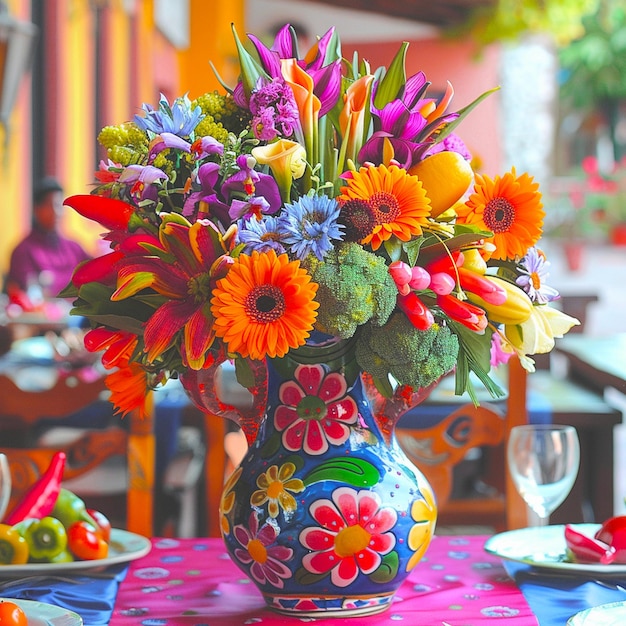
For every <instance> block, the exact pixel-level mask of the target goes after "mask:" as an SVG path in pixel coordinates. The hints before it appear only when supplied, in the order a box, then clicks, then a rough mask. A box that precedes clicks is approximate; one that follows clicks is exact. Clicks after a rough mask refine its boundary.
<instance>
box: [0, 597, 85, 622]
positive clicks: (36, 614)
mask: <svg viewBox="0 0 626 626" xmlns="http://www.w3.org/2000/svg"><path fill="white" fill-rule="evenodd" d="M0 600H6V601H7V602H13V603H15V604H17V605H18V606H19V607H20V608H21V609H22V610H23V611H24V613H26V618H27V619H28V626H82V623H83V620H82V618H81V616H80V615H78V614H77V613H74V612H73V611H68V610H67V609H63V608H61V607H60V606H54V605H53V604H46V603H45V602H35V601H34V600H17V599H15V598H0Z"/></svg>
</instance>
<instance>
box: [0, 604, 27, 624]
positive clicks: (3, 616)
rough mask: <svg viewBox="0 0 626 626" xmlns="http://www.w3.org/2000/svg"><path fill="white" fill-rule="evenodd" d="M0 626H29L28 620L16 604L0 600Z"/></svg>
mask: <svg viewBox="0 0 626 626" xmlns="http://www.w3.org/2000/svg"><path fill="white" fill-rule="evenodd" d="M0 624H1V625H2V626H28V618H27V617H26V613H24V611H23V610H22V609H21V608H20V607H19V606H18V605H17V604H15V602H10V601H9V600H0Z"/></svg>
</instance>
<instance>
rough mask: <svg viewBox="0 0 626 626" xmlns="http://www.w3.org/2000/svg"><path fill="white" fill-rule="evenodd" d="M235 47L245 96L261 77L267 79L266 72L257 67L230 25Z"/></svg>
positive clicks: (257, 64) (233, 27)
mask: <svg viewBox="0 0 626 626" xmlns="http://www.w3.org/2000/svg"><path fill="white" fill-rule="evenodd" d="M231 28H232V31H233V37H234V38H235V45H236V46H237V54H238V55H239V66H240V68H241V81H242V83H243V88H244V90H245V92H246V95H247V96H249V95H250V92H251V91H252V90H253V89H254V87H255V86H256V84H257V81H258V80H259V78H260V77H261V76H264V77H265V78H269V76H268V74H267V72H265V70H264V69H263V68H262V67H261V65H259V63H258V62H257V61H256V60H255V59H254V58H253V57H252V56H251V55H250V53H249V52H248V51H247V50H246V48H245V47H244V45H243V44H242V43H241V40H240V39H239V35H238V34H237V30H236V29H235V25H234V24H231Z"/></svg>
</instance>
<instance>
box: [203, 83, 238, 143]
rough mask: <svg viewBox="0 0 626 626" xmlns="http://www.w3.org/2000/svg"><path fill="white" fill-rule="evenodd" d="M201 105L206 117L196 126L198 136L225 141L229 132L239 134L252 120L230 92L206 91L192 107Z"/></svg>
mask: <svg viewBox="0 0 626 626" xmlns="http://www.w3.org/2000/svg"><path fill="white" fill-rule="evenodd" d="M196 106H199V107H200V108H201V109H202V113H203V114H204V118H203V119H202V120H201V121H200V122H199V124H198V126H196V130H195V133H196V136H197V137H214V138H215V139H217V140H218V141H220V142H221V143H225V142H226V139H227V137H228V133H229V132H231V133H234V134H235V135H238V134H239V133H241V132H242V131H243V130H244V129H245V128H246V127H247V123H248V121H249V120H250V115H249V113H248V112H246V111H244V110H243V109H240V108H239V107H238V106H237V105H236V104H235V101H234V99H233V97H232V96H231V95H230V94H226V95H222V94H220V93H218V92H217V91H213V92H210V93H205V94H203V95H201V96H200V97H199V98H197V99H196V100H194V101H193V102H192V103H191V108H192V109H193V108H195V107H196Z"/></svg>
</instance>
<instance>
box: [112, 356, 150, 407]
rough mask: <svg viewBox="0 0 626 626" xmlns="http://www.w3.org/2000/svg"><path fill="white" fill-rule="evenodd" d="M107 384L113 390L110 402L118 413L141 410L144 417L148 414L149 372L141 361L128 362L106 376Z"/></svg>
mask: <svg viewBox="0 0 626 626" xmlns="http://www.w3.org/2000/svg"><path fill="white" fill-rule="evenodd" d="M105 384H106V386H107V388H108V389H109V390H110V391H111V396H110V398H109V400H110V402H111V403H112V404H113V406H114V407H115V409H116V410H115V412H116V413H121V414H122V416H125V415H127V414H128V413H130V412H131V411H139V416H140V417H141V419H144V418H145V417H147V415H148V406H147V396H148V392H149V386H148V374H147V373H146V371H145V370H144V369H143V368H142V367H141V365H139V363H135V362H128V363H127V364H126V365H123V366H120V368H119V369H118V370H116V371H115V372H113V373H111V374H109V375H108V376H107V377H106V380H105Z"/></svg>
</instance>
